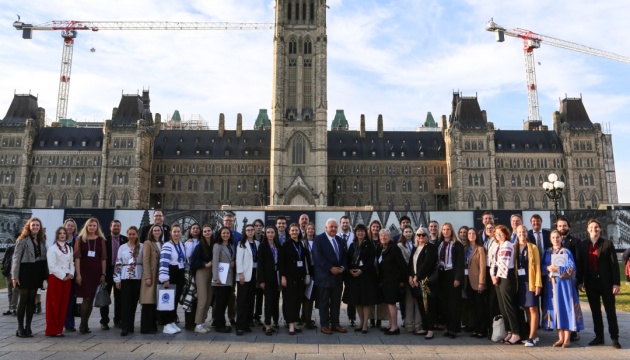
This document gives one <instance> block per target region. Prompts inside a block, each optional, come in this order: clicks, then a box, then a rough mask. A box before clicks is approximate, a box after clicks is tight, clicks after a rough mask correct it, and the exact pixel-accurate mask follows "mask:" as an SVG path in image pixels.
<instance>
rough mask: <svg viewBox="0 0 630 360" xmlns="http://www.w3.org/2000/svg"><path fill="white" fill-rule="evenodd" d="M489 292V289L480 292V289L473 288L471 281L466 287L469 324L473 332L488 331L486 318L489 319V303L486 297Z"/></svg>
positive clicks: (482, 332)
mask: <svg viewBox="0 0 630 360" xmlns="http://www.w3.org/2000/svg"><path fill="white" fill-rule="evenodd" d="M490 290H493V289H490ZM487 292H488V291H487V290H485V291H483V292H481V293H480V292H479V291H478V290H476V289H473V288H472V287H471V286H470V282H469V283H468V286H467V288H466V295H467V296H468V326H469V327H471V328H472V332H474V333H476V334H485V333H486V329H487V324H486V323H487V320H486V319H488V315H486V310H487V308H488V305H486V301H485V298H486V293H487Z"/></svg>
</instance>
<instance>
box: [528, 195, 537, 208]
mask: <svg viewBox="0 0 630 360" xmlns="http://www.w3.org/2000/svg"><path fill="white" fill-rule="evenodd" d="M527 207H528V208H529V209H534V208H535V207H536V199H534V195H531V194H530V195H529V199H527Z"/></svg>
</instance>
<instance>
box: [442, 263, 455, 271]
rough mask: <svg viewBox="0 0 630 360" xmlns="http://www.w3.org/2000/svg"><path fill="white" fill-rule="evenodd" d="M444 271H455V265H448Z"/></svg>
mask: <svg viewBox="0 0 630 360" xmlns="http://www.w3.org/2000/svg"><path fill="white" fill-rule="evenodd" d="M444 270H453V265H452V264H451V265H446V266H444Z"/></svg>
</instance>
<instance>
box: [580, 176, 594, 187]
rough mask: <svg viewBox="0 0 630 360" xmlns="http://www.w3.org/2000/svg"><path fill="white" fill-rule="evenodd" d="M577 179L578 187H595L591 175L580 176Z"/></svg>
mask: <svg viewBox="0 0 630 360" xmlns="http://www.w3.org/2000/svg"><path fill="white" fill-rule="evenodd" d="M578 179H579V180H578V182H579V184H580V186H595V181H594V180H595V179H594V178H593V175H587V174H584V175H582V174H580V175H578Z"/></svg>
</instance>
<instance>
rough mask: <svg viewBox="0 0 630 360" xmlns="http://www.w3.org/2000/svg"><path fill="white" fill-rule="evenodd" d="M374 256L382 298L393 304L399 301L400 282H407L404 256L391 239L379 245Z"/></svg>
mask: <svg viewBox="0 0 630 360" xmlns="http://www.w3.org/2000/svg"><path fill="white" fill-rule="evenodd" d="M376 258H377V259H378V260H377V261H378V263H379V264H378V269H379V280H380V284H381V289H382V290H381V291H382V295H383V300H384V302H385V303H387V304H395V303H396V302H398V301H400V289H401V287H400V284H401V283H403V284H405V283H406V282H407V263H406V262H405V258H404V257H403V254H402V251H401V250H400V248H399V247H398V246H396V244H394V243H393V242H391V241H390V242H389V244H388V245H387V247H385V248H383V247H382V246H379V248H378V249H377V250H376Z"/></svg>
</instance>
